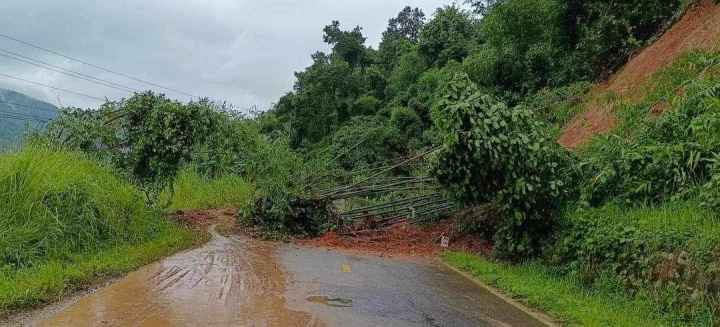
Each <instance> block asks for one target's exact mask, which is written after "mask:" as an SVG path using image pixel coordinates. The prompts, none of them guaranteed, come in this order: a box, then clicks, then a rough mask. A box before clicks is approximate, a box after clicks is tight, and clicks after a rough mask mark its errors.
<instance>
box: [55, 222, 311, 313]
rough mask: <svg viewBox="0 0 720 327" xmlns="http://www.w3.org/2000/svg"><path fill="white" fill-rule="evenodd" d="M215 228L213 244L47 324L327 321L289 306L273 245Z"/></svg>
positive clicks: (132, 277)
mask: <svg viewBox="0 0 720 327" xmlns="http://www.w3.org/2000/svg"><path fill="white" fill-rule="evenodd" d="M211 232H212V233H213V239H212V241H210V243H208V244H207V245H205V246H203V247H201V248H198V249H194V250H191V251H188V252H184V253H181V254H177V255H175V256H172V257H170V258H168V259H165V260H163V261H161V262H158V263H155V264H153V265H150V266H146V267H144V268H142V269H140V270H138V271H136V272H133V273H131V274H129V275H128V276H127V277H125V278H123V279H121V280H120V281H118V282H117V283H115V284H112V285H110V286H108V287H106V288H104V289H102V290H100V291H98V292H97V293H95V294H93V295H90V296H88V297H86V298H84V299H82V300H80V301H78V302H76V303H75V304H73V305H70V306H69V307H67V308H65V309H64V310H62V311H60V312H59V313H57V314H55V315H54V316H52V317H50V318H49V319H47V320H45V321H43V322H42V323H41V325H42V326H97V325H103V326H106V325H109V326H197V325H202V326H229V325H240V326H244V325H272V326H278V325H279V326H288V325H296V326H317V325H322V322H320V321H319V319H317V318H316V317H314V316H313V315H311V314H310V313H308V312H304V311H292V310H289V309H287V307H286V306H285V297H284V296H285V290H286V285H285V277H284V275H283V273H282V271H281V270H280V268H279V267H278V264H277V263H276V262H275V260H274V256H273V254H274V251H275V250H276V246H275V245H274V244H268V243H261V242H257V241H254V240H246V239H240V238H237V239H231V238H227V237H223V236H221V235H218V234H217V233H215V232H214V231H212V229H211ZM309 307H310V306H309V305H308V310H309Z"/></svg>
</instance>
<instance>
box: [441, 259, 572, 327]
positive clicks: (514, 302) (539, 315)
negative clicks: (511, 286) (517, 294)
mask: <svg viewBox="0 0 720 327" xmlns="http://www.w3.org/2000/svg"><path fill="white" fill-rule="evenodd" d="M440 261H442V263H443V264H444V265H445V266H446V267H448V268H450V269H451V270H453V271H455V272H456V273H458V274H460V275H462V276H464V277H465V278H467V279H470V280H471V281H473V283H475V284H477V285H479V286H480V287H482V288H483V289H485V290H486V291H488V292H490V293H491V294H493V295H495V296H497V297H498V298H499V299H501V300H503V301H504V302H506V303H508V304H510V305H512V306H513V307H515V308H517V309H518V310H520V311H522V312H524V313H526V314H528V315H530V316H531V317H533V318H535V319H537V320H538V321H540V322H541V323H543V324H545V325H546V326H553V327H555V326H560V325H558V324H557V323H555V321H554V320H553V319H552V318H551V317H550V316H548V315H547V314H544V313H541V312H538V311H537V310H533V309H531V308H529V307H528V306H526V305H524V304H522V303H521V302H519V301H518V300H515V299H513V298H511V297H509V296H507V295H506V294H505V293H503V292H502V291H500V290H499V289H497V288H495V287H493V286H490V285H488V284H487V283H485V282H484V281H483V280H482V279H480V278H479V277H477V276H473V275H471V274H469V273H468V272H466V271H463V270H461V269H459V268H457V267H455V266H453V265H451V264H449V263H447V262H445V260H440Z"/></svg>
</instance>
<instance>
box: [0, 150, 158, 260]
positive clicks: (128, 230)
mask: <svg viewBox="0 0 720 327" xmlns="http://www.w3.org/2000/svg"><path fill="white" fill-rule="evenodd" d="M0 203H1V204H2V205H0V265H10V266H12V267H13V268H20V267H25V266H30V265H32V264H33V263H35V262H36V261H38V260H42V259H45V258H53V259H55V258H60V259H62V258H64V257H67V256H68V255H69V254H71V253H76V252H80V251H87V250H99V249H102V248H105V247H108V246H110V245H112V244H117V243H120V242H122V243H134V242H139V241H144V240H147V239H150V238H152V237H153V236H154V235H156V234H157V233H158V232H159V231H161V230H164V229H167V228H169V227H170V224H171V223H170V222H168V221H165V220H164V219H161V218H159V217H158V215H156V214H154V213H153V212H151V211H149V209H148V208H147V207H146V206H145V204H144V202H143V201H142V200H141V199H140V198H139V196H138V192H137V191H136V189H135V188H134V187H133V186H132V185H131V184H129V183H126V182H123V181H121V180H119V179H118V178H116V177H115V176H114V175H113V174H112V173H111V171H110V170H109V169H107V168H104V167H101V166H99V165H97V164H95V163H94V162H92V161H91V160H89V159H88V158H86V157H85V156H83V155H82V154H78V153H65V152H55V151H51V150H46V149H42V148H29V149H27V150H23V151H13V152H9V153H7V154H4V155H2V156H0Z"/></svg>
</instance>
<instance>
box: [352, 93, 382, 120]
mask: <svg viewBox="0 0 720 327" xmlns="http://www.w3.org/2000/svg"><path fill="white" fill-rule="evenodd" d="M380 106H382V101H380V100H379V99H378V98H376V97H374V96H370V95H365V96H362V97H360V98H358V99H357V100H355V102H353V104H352V107H351V108H350V114H351V115H353V116H372V115H374V114H375V113H376V112H377V111H378V110H379V109H380Z"/></svg>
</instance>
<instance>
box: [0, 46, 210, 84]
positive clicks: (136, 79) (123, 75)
mask: <svg viewBox="0 0 720 327" xmlns="http://www.w3.org/2000/svg"><path fill="white" fill-rule="evenodd" d="M0 37H4V38H6V39H8V40H12V41H15V42H18V43H21V44H24V45H27V46H29V47H32V48H35V49H38V50H42V51H45V52H48V53H52V54H54V55H56V56H60V57H63V58H65V59H69V60H72V61H75V62H79V63H81V64H84V65H88V66H90V67H93V68H96V69H100V70H102V71H105V72H108V73H111V74H115V75H118V76H122V77H125V78H129V79H131V80H134V81H137V82H141V83H145V84H148V85H152V86H155V87H159V88H162V89H165V90H168V91H172V92H176V93H180V94H184V95H187V96H190V97H191V98H200V97H198V96H195V95H192V94H190V93H187V92H183V91H178V90H176V89H172V88H169V87H165V86H162V85H159V84H155V83H152V82H148V81H145V80H141V79H139V78H136V77H132V76H129V75H125V74H123V73H119V72H116V71H113V70H110V69H108V68H103V67H100V66H97V65H94V64H91V63H89V62H85V61H82V60H79V59H75V58H72V57H69V56H66V55H64V54H61V53H58V52H55V51H52V50H48V49H45V48H43V47H40V46H37V45H34V44H30V43H27V42H25V41H22V40H18V39H16V38H13V37H10V36H7V35H5V34H2V33H0Z"/></svg>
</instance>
